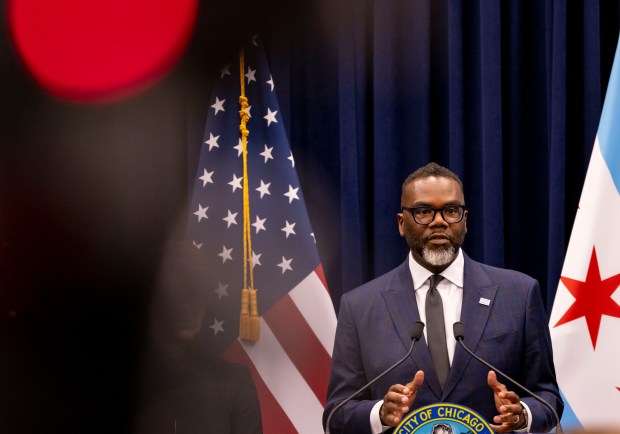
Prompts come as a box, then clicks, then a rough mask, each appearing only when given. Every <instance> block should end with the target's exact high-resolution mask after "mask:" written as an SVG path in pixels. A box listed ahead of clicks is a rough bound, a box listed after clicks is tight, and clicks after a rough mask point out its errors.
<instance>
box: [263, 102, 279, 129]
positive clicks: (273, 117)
mask: <svg viewBox="0 0 620 434" xmlns="http://www.w3.org/2000/svg"><path fill="white" fill-rule="evenodd" d="M277 113H278V111H277V110H276V111H273V112H272V111H271V109H270V108H269V107H267V114H266V115H265V116H263V119H266V120H267V126H269V125H271V123H272V122H273V123H276V124H277V123H278V120H277V119H276V114H277Z"/></svg>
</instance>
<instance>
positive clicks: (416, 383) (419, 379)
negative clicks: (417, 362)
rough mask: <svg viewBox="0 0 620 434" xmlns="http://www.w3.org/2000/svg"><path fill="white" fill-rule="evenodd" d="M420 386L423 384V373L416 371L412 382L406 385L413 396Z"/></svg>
mask: <svg viewBox="0 0 620 434" xmlns="http://www.w3.org/2000/svg"><path fill="white" fill-rule="evenodd" d="M422 384H424V372H422V371H418V372H416V373H415V375H414V376H413V380H411V382H410V383H408V384H407V387H408V388H410V389H411V390H412V391H413V393H414V394H415V393H417V392H418V390H419V389H420V387H421V386H422Z"/></svg>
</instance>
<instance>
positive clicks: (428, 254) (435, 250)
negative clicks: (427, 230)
mask: <svg viewBox="0 0 620 434" xmlns="http://www.w3.org/2000/svg"><path fill="white" fill-rule="evenodd" d="M429 238H430V237H422V236H417V235H415V234H413V233H411V231H409V230H408V228H407V227H406V226H405V239H406V240H407V244H409V248H410V249H411V250H412V251H413V252H414V253H417V254H418V255H419V256H421V257H422V259H424V260H425V261H426V262H428V263H429V264H430V265H433V266H436V267H441V266H444V265H447V264H449V263H451V262H452V261H454V259H455V258H456V256H457V254H458V250H459V248H460V247H461V246H462V245H463V241H464V239H465V234H464V233H462V234H460V236H457V237H454V236H450V237H449V239H450V243H448V244H446V245H443V246H435V247H429V246H428V244H427V243H428V240H429Z"/></svg>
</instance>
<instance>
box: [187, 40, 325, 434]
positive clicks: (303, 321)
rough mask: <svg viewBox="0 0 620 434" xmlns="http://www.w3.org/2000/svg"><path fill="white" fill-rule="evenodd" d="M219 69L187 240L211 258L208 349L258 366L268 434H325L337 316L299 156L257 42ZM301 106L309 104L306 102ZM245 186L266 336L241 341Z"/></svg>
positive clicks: (262, 328) (262, 327)
mask: <svg viewBox="0 0 620 434" xmlns="http://www.w3.org/2000/svg"><path fill="white" fill-rule="evenodd" d="M244 53H245V54H244V62H243V71H242V72H241V71H240V69H241V68H240V61H239V60H237V61H236V62H232V63H231V64H230V65H228V66H226V67H224V68H222V70H221V73H220V75H219V76H218V78H219V80H218V82H217V83H216V84H215V86H214V89H213V93H212V95H211V97H210V100H209V107H210V108H209V113H208V115H207V120H206V126H205V131H204V138H203V143H202V148H201V153H200V159H199V162H198V166H197V173H196V177H195V181H194V186H193V192H192V197H191V205H190V211H189V219H188V227H187V232H188V237H189V238H190V240H191V241H192V242H193V243H194V245H195V246H196V248H199V249H201V251H202V252H204V253H205V255H206V256H207V257H208V258H209V259H210V261H211V264H209V266H210V269H211V271H212V275H213V288H211V289H210V290H212V291H213V292H214V293H215V294H216V295H217V296H216V298H217V301H216V302H215V306H212V309H211V310H210V311H209V312H208V314H207V316H206V317H205V323H204V325H203V329H204V330H205V331H206V332H205V335H204V336H203V339H204V344H205V345H208V347H209V348H212V349H214V350H216V351H218V352H219V353H221V354H222V355H223V356H224V357H225V358H226V359H229V360H234V361H241V362H243V363H245V364H247V365H249V366H250V367H251V368H252V371H253V374H254V380H255V383H256V386H257V390H258V394H259V399H260V405H261V414H262V419H263V432H264V433H265V434H292V433H310V434H314V433H317V432H322V427H321V417H322V413H323V407H324V405H325V397H326V391H327V380H328V375H329V366H330V361H331V352H332V348H333V345H334V333H335V330H336V315H335V312H334V308H333V305H332V302H331V299H330V296H329V293H328V291H327V287H326V284H325V278H324V275H323V271H322V266H321V262H320V259H319V256H318V252H317V248H316V243H315V237H314V233H313V231H312V228H311V225H310V220H309V218H308V212H307V209H306V205H305V202H304V196H303V194H302V190H301V186H300V182H299V179H298V177H297V173H296V169H295V159H294V158H293V154H292V152H291V148H290V146H289V142H288V138H287V134H286V131H285V128H284V120H283V119H282V114H281V112H280V108H279V106H278V100H277V98H276V90H277V83H276V82H275V80H274V78H273V77H272V76H271V74H270V73H269V67H268V64H267V60H266V56H265V54H264V50H263V48H262V46H261V45H260V43H259V40H258V39H257V38H254V39H253V41H252V43H251V44H250V45H249V46H248V47H247V48H246V49H245V50H244ZM240 80H243V81H244V87H245V93H246V96H247V98H248V104H249V107H248V108H247V109H246V110H245V111H246V112H247V113H248V115H249V116H250V119H249V121H248V123H247V129H248V130H249V136H248V143H247V179H246V180H244V179H243V178H244V164H243V160H244V158H243V152H242V141H241V138H240V133H239V110H240V108H239V95H240V87H241V85H240ZM301 103H303V102H301ZM246 181H247V185H248V187H249V210H250V221H251V224H250V228H251V244H250V245H247V246H246V247H247V248H248V249H249V250H250V252H249V253H250V254H251V258H252V267H253V268H252V270H253V276H254V283H255V285H254V288H255V289H256V290H257V294H258V296H257V298H258V310H259V315H260V339H259V340H258V341H257V342H246V341H243V340H240V339H238V336H239V312H240V307H241V301H240V300H241V290H242V288H244V267H243V260H244V255H243V253H244V238H243V223H244V220H243V215H244V203H243V186H242V185H243V184H244V183H245V182H246Z"/></svg>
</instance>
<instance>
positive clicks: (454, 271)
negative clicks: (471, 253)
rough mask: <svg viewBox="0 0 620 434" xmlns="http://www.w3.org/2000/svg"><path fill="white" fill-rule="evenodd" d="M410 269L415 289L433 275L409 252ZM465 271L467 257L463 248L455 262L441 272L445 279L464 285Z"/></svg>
mask: <svg viewBox="0 0 620 434" xmlns="http://www.w3.org/2000/svg"><path fill="white" fill-rule="evenodd" d="M408 257H409V271H410V272H411V277H412V278H413V289H415V290H418V289H420V287H421V286H422V285H423V284H424V282H426V281H427V280H428V278H429V277H431V276H432V275H433V273H432V272H430V271H429V270H427V269H426V268H424V267H423V266H421V265H420V264H418V263H417V262H416V261H415V259H413V254H412V253H411V252H409V255H408ZM464 271H465V259H464V257H463V250H461V249H459V253H458V254H457V256H456V259H455V260H454V262H453V263H451V264H450V266H449V267H448V268H446V269H445V270H443V271H442V272H441V273H439V274H440V275H441V276H443V277H444V279H448V280H449V281H450V282H452V283H453V284H455V285H456V286H458V287H459V288H462V287H463V274H464Z"/></svg>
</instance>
